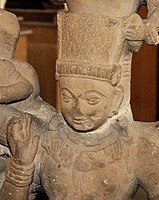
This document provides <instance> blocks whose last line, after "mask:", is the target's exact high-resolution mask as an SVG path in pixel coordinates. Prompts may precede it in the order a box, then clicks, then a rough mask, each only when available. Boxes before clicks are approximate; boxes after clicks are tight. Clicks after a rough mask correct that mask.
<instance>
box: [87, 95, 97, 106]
mask: <svg viewBox="0 0 159 200" xmlns="http://www.w3.org/2000/svg"><path fill="white" fill-rule="evenodd" d="M87 102H88V104H90V105H96V104H98V103H99V102H100V98H98V97H93V98H90V99H87Z"/></svg>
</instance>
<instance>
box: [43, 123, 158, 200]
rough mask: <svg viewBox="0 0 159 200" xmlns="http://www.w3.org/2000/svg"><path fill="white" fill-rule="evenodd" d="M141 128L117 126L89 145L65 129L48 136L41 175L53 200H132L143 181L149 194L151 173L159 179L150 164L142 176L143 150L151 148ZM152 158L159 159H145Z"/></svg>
mask: <svg viewBox="0 0 159 200" xmlns="http://www.w3.org/2000/svg"><path fill="white" fill-rule="evenodd" d="M137 129H138V125H137V126H136V127H135V129H134V130H133V129H132V127H131V126H130V128H128V132H127V133H126V132H125V131H124V130H120V128H119V127H118V126H115V127H113V128H112V132H111V134H110V135H109V134H108V135H107V136H105V137H102V138H98V139H97V138H91V139H90V138H89V137H88V138H89V140H88V141H90V142H88V143H87V140H85V141H84V140H83V139H82V137H83V136H82V137H81V140H80V138H79V135H77V137H76V136H75V135H74V134H73V133H71V134H70V133H69V134H66V131H64V129H63V128H62V131H61V132H60V134H57V132H56V131H55V132H52V133H51V132H50V133H49V134H48V133H47V134H46V135H44V136H43V139H42V141H43V142H42V149H43V150H42V154H41V158H42V161H41V173H40V174H42V177H41V179H42V184H43V186H44V188H45V190H46V192H47V194H48V196H49V199H50V200H53V199H57V200H63V199H64V200H72V199H76V200H105V199H108V200H112V199H114V200H130V199H132V196H133V194H134V193H135V192H136V189H137V188H138V183H139V182H140V181H141V182H140V183H141V185H142V184H143V186H145V187H146V189H147V192H149V189H150V184H151V186H152V185H155V183H153V182H151V180H149V174H150V173H152V171H153V173H154V174H155V176H156V178H157V170H156V171H154V170H153V169H152V170H151V168H153V167H151V165H150V166H149V168H147V169H148V171H146V172H145V173H141V172H142V170H143V167H144V158H142V157H141V155H142V154H141V152H140V147H141V149H142V145H143V146H146V145H147V144H146V141H147V138H145V135H144V137H143V138H144V139H141V138H142V136H141V137H140V135H138V133H137ZM68 130H69V129H68ZM68 130H67V131H68ZM146 130H147V129H146ZM129 131H131V132H132V133H133V134H134V136H133V134H132V133H131V132H130V133H129ZM143 133H144V130H143ZM155 137H156V136H155ZM83 138H84V137H83ZM147 142H148V143H151V141H147ZM149 147H150V148H151V147H152V148H153V145H152V146H151V145H150V144H149ZM151 150H152V149H151ZM145 151H146V150H145ZM156 152H158V147H157V149H156ZM149 158H150V159H157V160H158V158H156V157H154V158H152V156H148V157H147V158H145V159H146V160H148V159H149ZM140 169H141V170H140ZM155 169H156V168H155ZM145 170H146V169H145ZM143 174H144V176H143ZM138 181H139V182H138ZM155 188H156V186H154V189H153V190H154V191H155ZM151 192H152V194H153V191H151ZM153 195H154V194H153ZM155 195H156V193H155Z"/></svg>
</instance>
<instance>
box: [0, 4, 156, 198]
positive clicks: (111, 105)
mask: <svg viewBox="0 0 159 200" xmlns="http://www.w3.org/2000/svg"><path fill="white" fill-rule="evenodd" d="M141 3H147V6H148V11H149V12H148V17H147V19H144V20H142V19H141V18H140V16H139V15H137V14H136V12H137V9H138V8H139V6H140V5H141ZM158 4H159V2H158V1H157V0H156V1H153V0H149V1H139V0H133V1H131V2H130V1H127V0H125V1H117V0H113V1H109V0H101V1H98V2H97V1H96V0H88V1H84V0H67V5H68V12H61V13H59V15H58V28H59V57H58V60H57V65H56V68H57V69H56V77H57V79H58V80H59V83H60V92H61V107H62V113H56V114H55V113H54V112H53V116H52V118H51V120H50V118H49V120H50V121H49V120H48V121H49V123H48V121H47V120H46V121H45V120H44V121H43V120H42V121H41V120H40V117H38V115H37V114H33V113H31V112H30V113H29V112H28V113H29V114H28V113H23V112H24V111H27V110H25V109H23V108H26V107H25V106H24V107H23V102H25V100H24V99H23V100H22V109H19V110H18V112H19V114H18V115H17V114H16V116H14V117H12V118H11V117H10V118H11V119H10V121H9V122H8V123H6V125H5V126H4V128H3V131H2V133H1V135H3V140H1V141H2V142H1V144H3V145H6V146H9V149H10V151H11V153H10V155H9V156H8V159H7V165H6V173H5V180H4V181H3V185H2V188H1V190H0V200H2V199H3V200H9V199H12V200H15V199H16V200H17V199H19V200H27V199H35V196H36V191H37V189H38V187H39V186H40V185H42V186H43V187H44V190H45V191H46V193H47V195H48V197H49V199H50V200H74V199H76V200H105V199H107V200H131V199H133V197H134V195H135V193H136V191H137V189H138V187H139V186H141V187H142V188H143V189H144V190H145V191H146V192H147V194H148V198H149V199H150V200H157V199H159V191H158V184H159V175H158V171H159V165H158V162H159V132H158V123H157V122H154V123H143V122H134V121H133V119H132V115H131V109H130V105H129V100H130V71H131V57H132V52H137V51H138V50H139V48H140V47H141V45H142V43H143V41H146V42H147V43H148V44H153V45H156V44H157V43H158V21H157V18H158ZM9 60H10V59H9ZM19 73H20V74H21V75H23V73H22V72H21V71H19ZM33 80H34V79H33ZM27 81H28V79H27V78H26V82H27ZM29 83H31V82H30V81H29ZM26 85H27V84H26ZM31 86H32V89H33V85H32V84H31ZM25 88H26V86H25ZM27 91H28V90H27ZM31 91H32V90H31ZM26 98H27V97H26ZM9 105H10V104H9ZM24 105H25V103H24ZM32 105H35V106H36V105H37V101H36V100H34V101H33V104H32ZM4 107H6V104H5V103H4ZM35 108H36V107H35ZM10 109H17V107H14V106H12V104H11V105H10V107H9V110H10ZM35 111H36V109H35ZM11 113H12V112H11ZM8 116H10V115H9V114H8ZM44 116H45V115H44ZM47 119H48V118H47ZM2 122H3V121H2ZM46 124H47V125H46ZM3 178H4V177H3Z"/></svg>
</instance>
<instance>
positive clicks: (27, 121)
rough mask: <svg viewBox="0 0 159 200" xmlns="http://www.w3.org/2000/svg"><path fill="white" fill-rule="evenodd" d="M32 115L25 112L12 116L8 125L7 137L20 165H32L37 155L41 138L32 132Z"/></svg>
mask: <svg viewBox="0 0 159 200" xmlns="http://www.w3.org/2000/svg"><path fill="white" fill-rule="evenodd" d="M31 124H32V118H31V115H29V114H27V113H24V114H21V115H19V116H16V117H14V118H12V119H11V120H10V122H9V125H8V131H7V139H8V142H9V145H10V149H11V153H12V156H13V159H14V162H15V163H16V164H19V165H30V164H31V163H32V162H33V161H34V158H35V156H36V153H37V149H38V144H39V139H40V137H39V136H38V135H36V136H35V133H34V136H33V134H31Z"/></svg>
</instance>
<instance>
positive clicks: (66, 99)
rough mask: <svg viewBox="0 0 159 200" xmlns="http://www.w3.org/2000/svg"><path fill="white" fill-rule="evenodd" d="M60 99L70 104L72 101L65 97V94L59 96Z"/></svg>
mask: <svg viewBox="0 0 159 200" xmlns="http://www.w3.org/2000/svg"><path fill="white" fill-rule="evenodd" d="M61 97H62V99H63V100H64V101H65V102H66V103H68V102H70V101H71V99H72V98H71V97H69V96H67V95H66V94H61Z"/></svg>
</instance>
